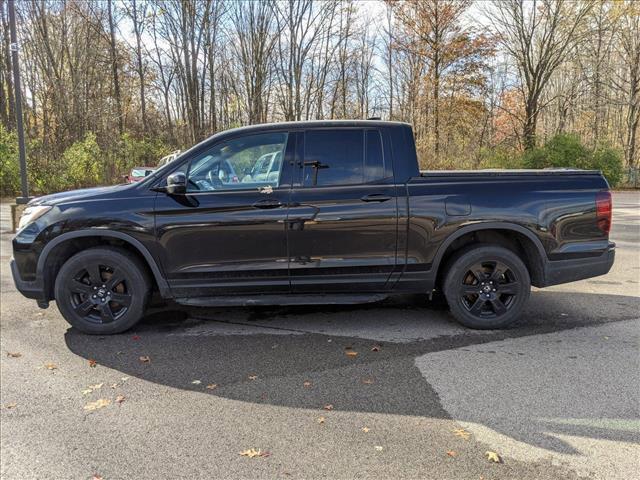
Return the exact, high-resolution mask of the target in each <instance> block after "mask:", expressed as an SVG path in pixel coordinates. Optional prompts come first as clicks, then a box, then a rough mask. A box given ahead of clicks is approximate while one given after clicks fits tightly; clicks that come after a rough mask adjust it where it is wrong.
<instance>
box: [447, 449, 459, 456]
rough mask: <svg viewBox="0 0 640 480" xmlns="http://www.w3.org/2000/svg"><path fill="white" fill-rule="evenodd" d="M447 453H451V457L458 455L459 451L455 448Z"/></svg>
mask: <svg viewBox="0 0 640 480" xmlns="http://www.w3.org/2000/svg"><path fill="white" fill-rule="evenodd" d="M447 455H449V456H450V457H455V456H456V455H458V452H454V451H453V450H448V451H447Z"/></svg>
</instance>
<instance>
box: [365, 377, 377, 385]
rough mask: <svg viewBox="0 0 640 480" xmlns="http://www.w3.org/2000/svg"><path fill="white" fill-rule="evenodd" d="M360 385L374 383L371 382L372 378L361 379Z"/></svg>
mask: <svg viewBox="0 0 640 480" xmlns="http://www.w3.org/2000/svg"><path fill="white" fill-rule="evenodd" d="M362 383H364V384H365V385H371V384H372V383H375V381H374V380H373V378H363V379H362Z"/></svg>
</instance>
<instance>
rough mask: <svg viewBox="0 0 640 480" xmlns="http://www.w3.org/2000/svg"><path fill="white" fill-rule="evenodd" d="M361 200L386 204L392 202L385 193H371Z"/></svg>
mask: <svg viewBox="0 0 640 480" xmlns="http://www.w3.org/2000/svg"><path fill="white" fill-rule="evenodd" d="M360 200H362V201H363V202H386V201H387V200H391V197H390V196H389V195H385V194H383V193H370V194H369V195H365V196H364V197H362V198H361V199H360Z"/></svg>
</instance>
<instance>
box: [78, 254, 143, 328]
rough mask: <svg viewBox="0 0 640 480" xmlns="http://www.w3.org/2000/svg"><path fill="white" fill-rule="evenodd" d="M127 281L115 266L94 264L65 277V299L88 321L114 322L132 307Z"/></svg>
mask: <svg viewBox="0 0 640 480" xmlns="http://www.w3.org/2000/svg"><path fill="white" fill-rule="evenodd" d="M128 282H129V280H127V279H125V278H124V275H123V274H122V271H121V270H118V269H117V268H116V267H113V266H112V265H101V264H100V263H93V264H91V265H90V266H88V267H81V268H80V269H79V270H78V271H77V272H76V273H75V274H74V275H71V276H68V277H67V278H66V280H65V289H66V291H67V292H68V296H69V298H68V299H67V300H68V302H69V303H70V304H71V305H72V307H73V309H74V310H75V312H76V313H77V314H78V315H80V316H81V317H83V318H84V319H85V320H86V321H87V322H92V323H109V322H113V321H115V320H116V319H118V318H120V317H121V316H122V315H124V314H125V313H126V312H127V309H128V308H129V307H130V306H131V300H132V299H131V293H130V292H129V290H128V289H127V283H128Z"/></svg>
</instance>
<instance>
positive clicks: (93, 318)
mask: <svg viewBox="0 0 640 480" xmlns="http://www.w3.org/2000/svg"><path fill="white" fill-rule="evenodd" d="M148 296H149V279H148V275H147V273H146V269H145V267H144V265H143V264H142V263H141V261H140V260H139V259H138V258H137V257H136V256H135V255H133V254H132V253H130V252H127V251H126V250H122V249H118V248H115V247H98V248H90V249H88V250H83V251H81V252H79V253H77V254H75V255H74V256H72V257H71V258H70V259H69V260H67V262H65V264H64V265H63V266H62V268H61V269H60V271H59V272H58V276H57V277H56V284H55V298H56V303H57V305H58V309H59V310H60V312H61V313H62V315H63V317H64V318H65V319H66V320H67V321H68V322H69V323H70V324H71V325H73V326H74V327H76V328H77V329H78V330H80V331H82V332H84V333H92V334H110V333H119V332H123V331H125V330H127V329H129V328H131V327H132V326H133V325H135V324H136V323H137V322H138V320H140V318H141V317H142V315H143V314H144V309H145V307H146V303H147V299H148Z"/></svg>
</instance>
